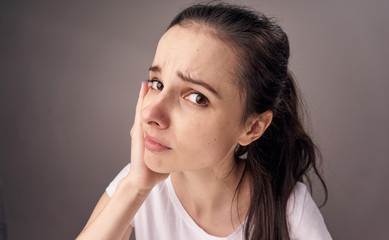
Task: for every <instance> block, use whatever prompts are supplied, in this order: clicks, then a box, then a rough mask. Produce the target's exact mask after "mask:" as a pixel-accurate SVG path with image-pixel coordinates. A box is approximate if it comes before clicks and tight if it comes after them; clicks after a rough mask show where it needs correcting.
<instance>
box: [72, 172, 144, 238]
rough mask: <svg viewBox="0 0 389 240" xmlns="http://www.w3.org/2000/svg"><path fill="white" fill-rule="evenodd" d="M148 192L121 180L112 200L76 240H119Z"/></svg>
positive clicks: (125, 180) (129, 181) (130, 182)
mask: <svg viewBox="0 0 389 240" xmlns="http://www.w3.org/2000/svg"><path fill="white" fill-rule="evenodd" d="M149 192H150V190H148V189H139V188H138V187H136V185H135V184H133V181H131V180H129V179H123V180H122V181H121V182H120V183H119V184H118V187H117V189H116V191H115V193H114V195H113V196H112V198H111V199H109V201H108V202H107V204H106V205H105V206H104V208H103V209H102V210H101V211H100V213H99V214H98V215H97V216H96V217H95V218H94V219H92V220H91V221H90V223H89V224H87V226H86V227H85V228H84V230H83V231H82V232H81V234H80V235H79V236H78V238H77V239H78V240H82V239H107V240H108V239H109V240H111V239H121V238H122V236H123V235H124V233H125V232H126V230H127V229H128V227H129V223H130V221H131V220H132V219H133V218H134V216H135V214H136V212H137V211H138V209H139V208H140V206H141V205H142V203H143V202H144V200H145V199H146V198H147V196H148V194H149Z"/></svg>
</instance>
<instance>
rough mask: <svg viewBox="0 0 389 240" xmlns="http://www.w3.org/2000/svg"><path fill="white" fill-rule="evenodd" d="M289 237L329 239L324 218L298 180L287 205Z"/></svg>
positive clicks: (305, 188)
mask: <svg viewBox="0 0 389 240" xmlns="http://www.w3.org/2000/svg"><path fill="white" fill-rule="evenodd" d="M287 216H288V225H289V232H290V237H291V239H331V236H330V234H329V232H328V230H327V227H326V225H325V223H324V219H323V217H322V215H321V213H320V211H319V209H318V207H317V206H316V203H315V202H314V201H313V199H312V197H311V194H310V193H309V191H308V189H307V187H306V186H305V185H304V184H303V183H300V182H298V183H297V184H296V186H295V187H294V189H293V192H292V194H291V196H290V197H289V201H288V205H287Z"/></svg>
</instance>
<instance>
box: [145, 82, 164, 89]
mask: <svg viewBox="0 0 389 240" xmlns="http://www.w3.org/2000/svg"><path fill="white" fill-rule="evenodd" d="M147 81H148V83H149V86H150V87H151V88H152V89H155V90H159V91H161V90H162V89H163V83H161V82H160V81H158V80H147Z"/></svg>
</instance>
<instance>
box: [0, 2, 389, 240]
mask: <svg viewBox="0 0 389 240" xmlns="http://www.w3.org/2000/svg"><path fill="white" fill-rule="evenodd" d="M237 2H238V3H242V4H247V5H250V6H253V7H256V8H257V9H260V10H262V11H264V12H265V13H266V14H267V15H269V16H276V17H278V18H279V22H280V24H281V25H282V26H283V28H284V30H285V31H286V32H287V34H288V35H289V38H290V41H291V47H292V58H291V67H292V70H293V72H294V74H295V75H296V78H297V80H298V82H299V85H300V88H301V90H302V92H303V95H304V98H305V101H306V105H307V107H308V109H309V112H310V116H311V117H310V118H311V124H310V129H311V132H312V134H313V136H314V138H315V140H316V141H317V142H318V144H319V146H320V147H321V150H322V153H323V156H324V160H325V162H324V164H323V168H324V176H325V179H326V181H327V184H328V188H329V192H330V198H329V202H328V204H327V205H326V206H325V207H324V208H322V213H323V215H324V217H325V220H326V223H327V226H328V228H329V230H330V232H331V233H332V235H333V237H334V239H387V236H388V233H389V230H388V226H389V220H388V219H389V210H388V209H389V208H388V207H387V204H388V202H389V197H388V195H389V189H388V187H387V183H386V181H387V177H388V173H389V171H388V169H389V168H388V167H389V166H388V164H389V163H388V155H389V144H388V136H389V127H388V123H389V94H388V90H389V81H388V75H389V60H388V59H389V47H388V43H389V31H388V29H389V27H388V26H387V25H388V23H389V1H387V0H385V1H384V0H383V1H380V0H374V1H362V0H357V1H356V0H342V1H286V0H285V1H249V0H247V1H237ZM190 3H191V1H178V0H169V1H139V2H136V1H49V0H47V1H44V0H39V1H38V0H36V1H1V3H0V80H1V81H0V113H1V119H0V121H1V122H0V123H1V125H0V126H1V127H0V160H1V162H0V174H1V177H0V181H1V184H0V187H1V189H2V196H3V200H4V205H5V214H6V222H7V228H8V235H9V239H11V240H14V239H72V238H75V237H76V235H77V234H78V233H79V232H80V231H81V229H82V227H83V226H84V224H85V223H86V221H87V219H88V217H89V215H90V213H91V211H92V209H93V207H94V205H95V203H96V201H97V200H98V198H99V196H100V195H101V194H102V193H103V191H104V189H105V187H106V186H107V185H108V183H109V182H110V181H111V180H112V178H113V177H114V176H115V175H116V174H117V173H118V171H119V170H120V169H121V168H122V167H123V166H124V165H125V164H126V163H127V162H128V161H129V155H130V147H129V144H130V137H129V130H130V128H131V126H132V122H133V115H134V108H135V103H136V99H137V93H138V89H139V87H140V81H142V80H145V79H146V78H147V76H148V74H147V69H148V67H149V65H150V64H151V61H152V58H153V55H154V50H155V47H156V44H157V41H158V40H159V38H160V36H161V35H162V34H163V32H164V29H165V28H166V26H167V24H168V23H169V21H170V20H171V19H172V17H173V16H174V15H175V14H176V13H177V12H178V10H179V9H181V8H183V7H185V6H188V5H189V4H190ZM0 196H1V195H0ZM0 214H1V211H0Z"/></svg>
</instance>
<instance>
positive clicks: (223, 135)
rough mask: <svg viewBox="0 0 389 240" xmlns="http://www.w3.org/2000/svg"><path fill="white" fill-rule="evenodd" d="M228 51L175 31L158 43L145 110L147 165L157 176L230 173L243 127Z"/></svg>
mask: <svg viewBox="0 0 389 240" xmlns="http://www.w3.org/2000/svg"><path fill="white" fill-rule="evenodd" d="M235 58H236V57H235V55H234V54H233V52H232V51H231V50H230V47H229V46H227V45H226V44H225V43H223V42H222V41H220V40H218V39H216V38H214V37H212V36H211V35H210V34H208V33H206V32H204V31H201V30H200V31H198V30H197V31H196V30H195V29H193V28H190V27H189V28H184V27H181V26H178V25H176V26H174V27H172V28H170V29H169V30H168V31H167V32H166V33H165V34H164V35H163V36H162V38H161V40H160V41H159V43H158V47H157V50H156V54H155V58H154V61H153V63H152V65H151V67H150V82H149V85H148V86H149V91H148V93H147V94H146V96H145V98H144V101H143V105H142V127H143V131H144V134H145V153H144V157H145V163H146V165H147V166H148V167H149V168H150V169H151V170H153V171H156V172H160V173H162V172H163V173H171V172H181V171H197V170H204V169H208V170H212V171H213V170H216V171H220V170H221V169H220V167H226V168H227V169H230V168H231V165H232V164H233V163H234V157H233V152H234V149H235V146H236V145H237V144H238V141H239V139H240V137H241V136H242V133H243V132H244V124H243V123H242V121H241V120H242V114H243V103H242V100H241V97H240V95H239V89H238V87H237V84H234V79H233V71H234V69H235V64H236V59H235Z"/></svg>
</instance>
